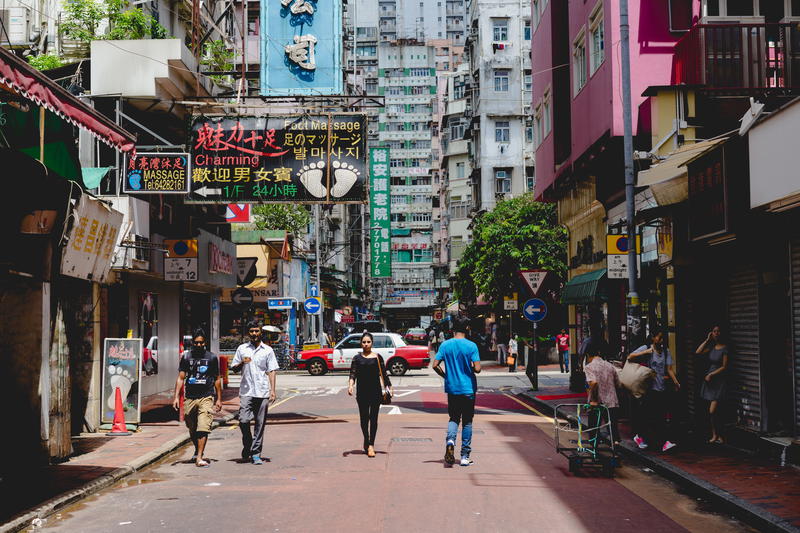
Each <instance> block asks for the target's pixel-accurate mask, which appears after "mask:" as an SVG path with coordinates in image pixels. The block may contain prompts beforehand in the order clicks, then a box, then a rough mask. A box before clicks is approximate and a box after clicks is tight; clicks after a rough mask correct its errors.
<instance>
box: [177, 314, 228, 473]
mask: <svg viewBox="0 0 800 533" xmlns="http://www.w3.org/2000/svg"><path fill="white" fill-rule="evenodd" d="M184 384H185V385H186V394H185V398H184V400H183V413H184V418H183V419H184V422H185V423H186V427H187V428H189V437H190V438H191V439H192V444H194V454H192V461H194V464H195V465H196V466H199V467H207V466H208V465H209V463H208V461H206V460H205V459H204V458H203V453H204V452H205V449H206V442H207V441H208V434H209V433H211V424H212V423H213V422H214V412H215V411H219V410H220V409H222V377H221V376H220V373H219V358H218V357H217V356H216V355H214V354H213V353H211V352H209V351H208V350H207V349H206V334H205V332H204V331H203V330H202V329H198V330H197V331H195V332H194V337H192V346H191V349H189V350H186V351H185V352H183V353H182V354H181V360H180V362H179V363H178V379H177V380H176V382H175V398H174V399H173V400H172V407H174V408H175V410H178V408H179V406H180V396H181V389H182V388H183V386H184ZM215 398H216V400H215Z"/></svg>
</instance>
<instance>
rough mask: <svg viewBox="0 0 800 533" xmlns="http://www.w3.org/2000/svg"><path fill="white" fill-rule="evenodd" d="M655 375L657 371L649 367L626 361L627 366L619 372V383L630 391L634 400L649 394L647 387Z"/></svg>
mask: <svg viewBox="0 0 800 533" xmlns="http://www.w3.org/2000/svg"><path fill="white" fill-rule="evenodd" d="M655 375H656V372H655V370H653V369H652V368H650V367H649V366H644V365H640V364H639V363H634V362H633V361H625V366H623V367H622V370H620V372H619V382H620V383H621V384H622V386H623V387H625V388H626V389H628V391H630V393H631V394H632V395H633V397H634V398H641V397H642V396H644V395H645V393H646V392H647V385H648V384H649V382H650V380H651V379H653V378H654V377H655Z"/></svg>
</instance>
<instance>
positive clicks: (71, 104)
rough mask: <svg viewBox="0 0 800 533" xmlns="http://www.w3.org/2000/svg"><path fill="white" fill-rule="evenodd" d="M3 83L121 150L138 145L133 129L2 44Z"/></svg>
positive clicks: (0, 55)
mask: <svg viewBox="0 0 800 533" xmlns="http://www.w3.org/2000/svg"><path fill="white" fill-rule="evenodd" d="M0 83H3V84H5V85H8V86H9V87H11V88H12V89H13V90H15V91H18V92H19V93H20V94H21V95H22V96H24V97H25V98H27V99H29V100H32V101H33V102H35V103H36V105H40V106H42V107H44V108H45V109H47V110H48V111H51V112H53V113H55V114H56V115H58V116H59V117H61V118H62V119H64V120H66V121H67V122H69V123H71V124H74V125H75V126H78V127H80V128H83V129H85V130H86V131H88V132H89V133H91V134H92V135H94V136H95V137H97V138H98V139H99V140H101V141H103V142H104V143H106V144H107V145H109V146H111V147H113V148H116V149H117V150H119V151H120V152H130V151H131V150H133V149H134V147H135V146H136V137H134V136H133V134H132V133H130V132H128V131H126V130H124V129H122V128H121V127H120V126H118V125H117V124H115V123H114V121H112V120H111V119H109V118H108V117H105V116H104V115H102V114H100V113H98V112H97V111H95V110H94V109H93V108H91V107H89V106H88V105H86V104H84V103H83V102H81V101H80V100H79V99H78V98H77V97H75V96H73V95H72V94H71V93H70V92H69V91H67V90H66V89H64V88H63V87H61V86H60V85H58V84H57V83H56V82H54V81H53V80H51V79H50V78H48V77H47V76H45V75H44V74H42V73H41V72H39V71H38V70H36V69H35V68H33V67H32V66H30V65H29V64H28V63H26V62H25V61H23V60H22V59H20V58H18V57H17V56H15V55H14V54H13V53H11V52H9V51H8V50H6V49H5V48H3V47H0Z"/></svg>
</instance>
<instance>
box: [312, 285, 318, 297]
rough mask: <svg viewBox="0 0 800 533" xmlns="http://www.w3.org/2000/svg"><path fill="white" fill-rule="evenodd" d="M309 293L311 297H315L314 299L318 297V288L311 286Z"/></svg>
mask: <svg viewBox="0 0 800 533" xmlns="http://www.w3.org/2000/svg"><path fill="white" fill-rule="evenodd" d="M310 292H311V296H315V297H316V296H319V287H317V286H316V285H312V286H311V289H310Z"/></svg>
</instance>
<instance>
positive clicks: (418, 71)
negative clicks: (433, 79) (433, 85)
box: [410, 68, 431, 76]
mask: <svg viewBox="0 0 800 533" xmlns="http://www.w3.org/2000/svg"><path fill="white" fill-rule="evenodd" d="M410 74H411V76H430V75H431V71H430V70H429V69H427V68H412V69H411V70H410Z"/></svg>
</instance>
